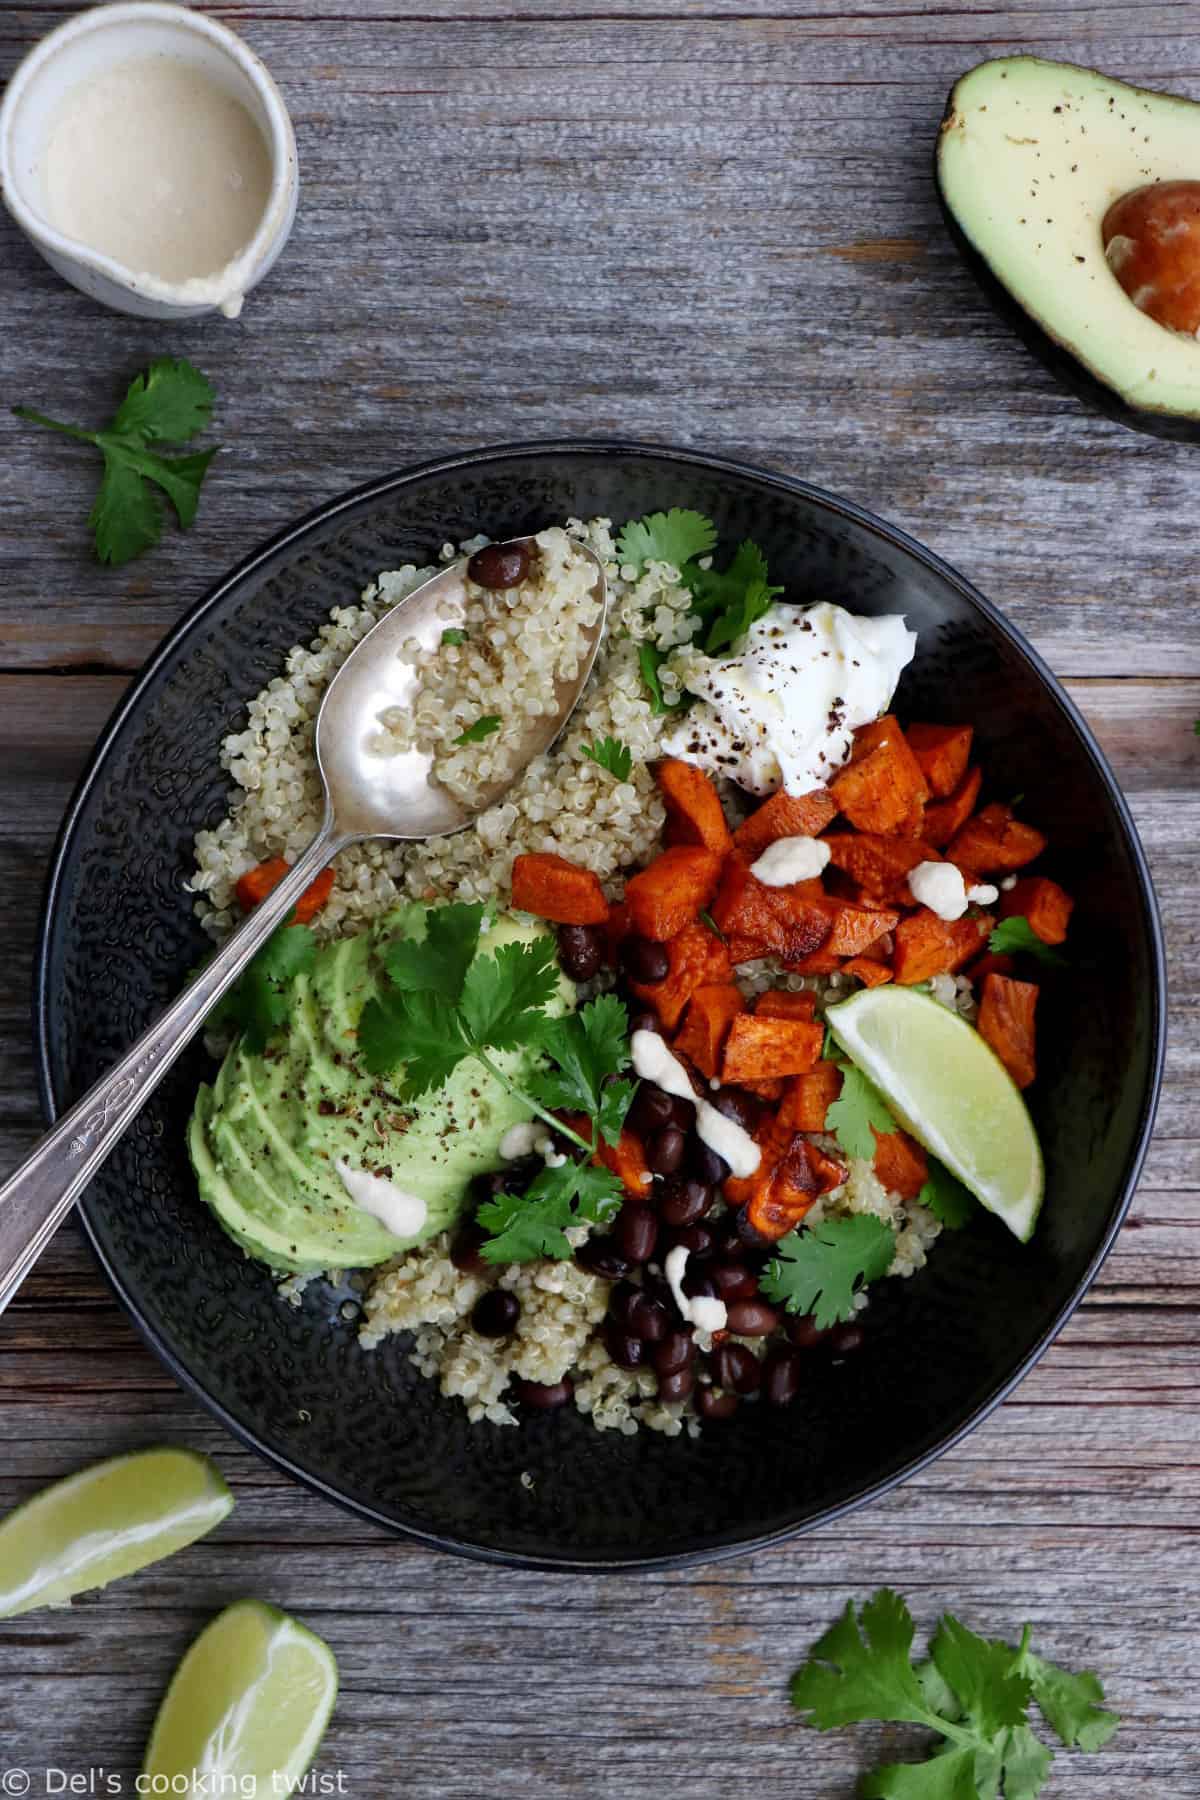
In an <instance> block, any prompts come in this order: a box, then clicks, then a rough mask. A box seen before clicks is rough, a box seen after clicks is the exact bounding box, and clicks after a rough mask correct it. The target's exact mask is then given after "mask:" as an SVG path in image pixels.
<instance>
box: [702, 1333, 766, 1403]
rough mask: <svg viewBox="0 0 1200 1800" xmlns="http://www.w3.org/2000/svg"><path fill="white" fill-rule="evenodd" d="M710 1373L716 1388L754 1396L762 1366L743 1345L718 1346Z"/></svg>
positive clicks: (713, 1355)
mask: <svg viewBox="0 0 1200 1800" xmlns="http://www.w3.org/2000/svg"><path fill="white" fill-rule="evenodd" d="M712 1372H713V1380H714V1381H715V1382H716V1384H717V1386H718V1387H722V1388H726V1389H727V1390H728V1391H729V1392H730V1393H732V1394H756V1393H757V1392H758V1389H759V1387H760V1385H761V1383H762V1364H761V1363H760V1362H759V1360H758V1358H757V1356H755V1354H754V1352H753V1350H747V1348H746V1346H745V1344H718V1346H717V1348H716V1349H715V1350H714V1351H713V1354H712Z"/></svg>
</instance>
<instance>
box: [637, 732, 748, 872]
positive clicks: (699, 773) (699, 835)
mask: <svg viewBox="0 0 1200 1800" xmlns="http://www.w3.org/2000/svg"><path fill="white" fill-rule="evenodd" d="M654 779H655V780H656V781H657V783H658V786H659V791H660V793H661V794H662V797H663V802H664V804H665V806H666V809H667V829H666V834H665V835H666V841H667V843H668V844H700V845H702V846H703V848H704V849H705V850H715V851H716V852H717V854H718V855H719V856H724V855H725V854H726V853H727V852H728V851H729V850H730V849H732V847H733V834H732V832H731V831H730V829H729V827H728V825H727V824H726V823H725V814H724V812H723V811H722V808H721V797H720V795H719V794H718V793H717V790H716V788H715V786H714V785H713V782H712V781H711V779H710V778H709V777H708V776H707V775H706V774H705V773H704V770H703V769H698V768H697V767H696V765H695V764H694V763H687V762H681V761H680V760H679V758H678V757H674V756H668V757H667V758H666V760H665V761H664V762H660V763H659V765H658V767H657V769H656V770H655V771H654Z"/></svg>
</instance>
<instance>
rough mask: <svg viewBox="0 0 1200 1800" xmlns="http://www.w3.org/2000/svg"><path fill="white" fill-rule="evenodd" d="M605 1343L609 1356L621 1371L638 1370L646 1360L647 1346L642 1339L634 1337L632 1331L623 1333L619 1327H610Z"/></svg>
mask: <svg viewBox="0 0 1200 1800" xmlns="http://www.w3.org/2000/svg"><path fill="white" fill-rule="evenodd" d="M604 1342H605V1345H606V1346H607V1349H608V1354H609V1355H610V1356H611V1357H612V1359H613V1361H614V1362H615V1363H616V1365H617V1367H618V1368H620V1369H638V1368H640V1367H641V1365H642V1364H643V1363H644V1362H645V1360H646V1346H645V1344H643V1342H642V1340H641V1338H636V1337H634V1335H633V1333H632V1332H631V1331H622V1330H621V1329H620V1327H619V1326H617V1325H609V1326H607V1327H606V1329H605V1332H604Z"/></svg>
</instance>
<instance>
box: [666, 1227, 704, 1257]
mask: <svg viewBox="0 0 1200 1800" xmlns="http://www.w3.org/2000/svg"><path fill="white" fill-rule="evenodd" d="M677 1244H682V1246H683V1248H684V1249H685V1250H686V1251H687V1253H688V1256H689V1258H690V1259H691V1261H692V1262H706V1261H707V1260H708V1258H709V1257H710V1256H711V1255H712V1253H713V1234H712V1232H711V1231H710V1230H709V1228H708V1226H707V1225H681V1226H680V1228H679V1230H678V1231H673V1232H672V1233H671V1242H670V1245H669V1246H668V1248H670V1249H672V1250H674V1249H675V1247H676V1245H677Z"/></svg>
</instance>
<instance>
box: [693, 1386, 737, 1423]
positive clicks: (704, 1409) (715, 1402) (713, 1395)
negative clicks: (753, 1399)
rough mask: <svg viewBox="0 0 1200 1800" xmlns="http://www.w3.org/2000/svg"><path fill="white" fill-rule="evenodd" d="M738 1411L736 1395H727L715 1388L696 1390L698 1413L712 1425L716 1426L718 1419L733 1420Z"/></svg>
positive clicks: (699, 1388)
mask: <svg viewBox="0 0 1200 1800" xmlns="http://www.w3.org/2000/svg"><path fill="white" fill-rule="evenodd" d="M737 1409H738V1397H737V1395H736V1394H727V1393H725V1392H724V1390H723V1389H721V1388H715V1387H698V1388H697V1389H696V1411H697V1412H698V1413H699V1414H700V1417H701V1418H702V1419H707V1420H709V1422H710V1423H714V1424H715V1423H716V1421H717V1420H718V1419H732V1417H733V1415H734V1413H735V1412H736V1411H737Z"/></svg>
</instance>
